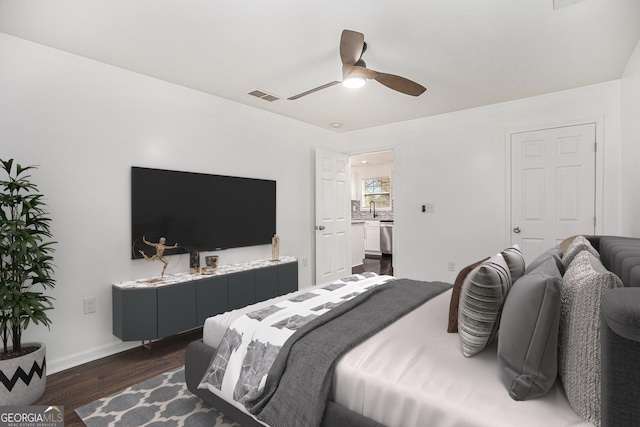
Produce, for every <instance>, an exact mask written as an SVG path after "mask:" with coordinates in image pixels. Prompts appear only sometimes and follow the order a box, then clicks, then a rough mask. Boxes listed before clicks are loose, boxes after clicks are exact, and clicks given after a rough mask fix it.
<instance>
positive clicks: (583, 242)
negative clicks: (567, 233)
mask: <svg viewBox="0 0 640 427" xmlns="http://www.w3.org/2000/svg"><path fill="white" fill-rule="evenodd" d="M582 251H587V252H589V253H590V254H591V255H593V256H595V257H596V258H598V260H599V259H600V254H599V253H598V251H596V250H595V248H594V247H593V246H592V245H591V242H589V241H588V240H587V239H585V238H584V237H583V236H577V237H576V238H575V239H573V242H571V244H570V245H569V247H568V248H567V250H566V251H565V252H564V254H563V255H562V264H563V265H564V268H565V270H566V269H567V268H569V264H571V261H573V259H574V258H575V256H576V255H578V254H579V253H580V252H582Z"/></svg>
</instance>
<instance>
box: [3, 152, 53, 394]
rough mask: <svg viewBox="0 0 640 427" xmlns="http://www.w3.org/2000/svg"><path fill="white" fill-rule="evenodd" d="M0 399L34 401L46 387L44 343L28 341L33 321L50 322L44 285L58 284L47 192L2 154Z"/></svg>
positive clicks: (29, 168)
mask: <svg viewBox="0 0 640 427" xmlns="http://www.w3.org/2000/svg"><path fill="white" fill-rule="evenodd" d="M0 163H1V166H0V173H1V172H2V170H4V173H6V179H3V180H0V334H2V342H3V346H4V348H3V351H2V352H1V353H0V405H29V404H31V403H33V402H35V401H36V400H37V399H38V398H40V396H42V394H43V393H44V388H45V385H46V360H45V346H44V344H42V343H23V342H22V331H23V330H24V329H26V328H27V327H28V326H29V325H30V324H31V323H34V324H43V325H45V326H47V327H49V325H50V324H51V320H50V319H49V317H48V316H47V311H48V310H51V309H52V308H53V304H52V299H53V298H51V297H49V296H47V295H45V294H44V293H43V292H42V291H43V290H46V289H47V288H53V287H54V286H55V279H54V278H53V258H52V255H51V254H52V253H53V251H54V248H53V244H54V243H55V242H52V241H50V240H49V239H50V238H51V233H50V231H49V223H50V221H51V218H50V217H49V215H48V213H47V212H46V210H45V207H46V205H45V203H44V200H43V195H42V194H40V193H39V191H38V188H37V187H36V185H35V184H33V183H32V182H31V181H30V178H31V177H30V176H29V175H28V174H27V172H28V171H29V170H31V169H34V168H35V166H28V167H22V166H21V165H19V164H17V163H14V161H13V159H11V160H7V161H5V160H2V159H0Z"/></svg>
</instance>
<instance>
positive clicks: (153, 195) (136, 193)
mask: <svg viewBox="0 0 640 427" xmlns="http://www.w3.org/2000/svg"><path fill="white" fill-rule="evenodd" d="M274 234H276V182H275V181H271V180H266V179H254V178H240V177H233V176H222V175H210V174H203V173H193V172H179V171H172V170H162V169H150V168H143V167H137V166H133V167H132V168H131V242H132V255H131V257H132V258H133V259H136V258H142V254H141V253H140V250H143V251H144V252H145V253H146V254H148V255H152V254H153V253H155V252H154V249H153V248H151V247H149V245H147V244H145V243H144V241H143V238H144V239H146V240H147V241H148V242H151V243H157V242H159V240H160V238H161V237H164V238H165V239H166V243H165V245H166V246H167V247H170V246H173V245H174V244H177V245H178V246H177V248H175V249H167V250H166V251H165V255H172V254H178V253H188V252H192V251H194V250H196V251H214V250H221V249H229V248H238V247H245V246H254V245H265V244H271V238H272V237H273V235H274Z"/></svg>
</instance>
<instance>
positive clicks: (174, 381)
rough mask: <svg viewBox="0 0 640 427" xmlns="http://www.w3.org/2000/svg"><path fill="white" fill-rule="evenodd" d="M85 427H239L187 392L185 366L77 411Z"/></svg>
mask: <svg viewBox="0 0 640 427" xmlns="http://www.w3.org/2000/svg"><path fill="white" fill-rule="evenodd" d="M76 413H77V414H78V416H79V417H80V419H82V421H83V422H84V423H85V424H86V425H87V426H88V427H103V426H105V427H106V426H114V427H131V426H154V427H156V426H157V427H160V426H162V427H172V426H175V427H181V426H185V427H187V426H188V427H199V426H202V427H204V426H207V427H240V424H237V423H234V422H233V421H232V420H231V419H230V418H228V417H227V416H225V415H224V414H223V413H222V412H219V411H218V410H217V409H214V408H212V407H211V406H209V405H208V404H207V403H205V402H203V401H202V400H200V398H198V397H197V396H195V395H194V394H193V393H191V392H190V391H189V390H187V385H186V383H185V380H184V367H182V368H179V369H176V370H175V371H170V372H166V373H164V374H161V375H158V376H157V377H154V378H151V379H148V380H146V381H144V382H141V383H140V384H136V385H134V386H131V387H129V388H127V389H126V390H123V391H121V392H119V393H115V394H113V395H111V396H108V397H105V398H102V399H100V400H96V401H95V402H92V403H90V404H88V405H85V406H82V407H80V408H78V409H76Z"/></svg>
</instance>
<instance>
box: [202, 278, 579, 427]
mask: <svg viewBox="0 0 640 427" xmlns="http://www.w3.org/2000/svg"><path fill="white" fill-rule="evenodd" d="M307 291H309V289H305V290H302V291H298V292H297V293H302V292H307ZM294 294H295V293H294ZM291 295H293V294H290V295H287V296H283V297H278V298H274V299H273V300H270V301H265V302H262V303H259V304H256V305H254V306H251V307H247V308H244V309H241V310H235V311H233V312H229V313H225V314H223V315H219V316H215V317H213V318H210V319H207V321H206V322H205V326H204V332H203V339H204V342H205V343H206V344H208V345H211V346H214V347H217V346H218V343H219V342H220V340H221V339H222V335H224V331H225V330H226V328H227V327H228V325H229V324H230V323H231V322H232V321H233V319H235V318H237V317H238V316H240V315H241V314H243V313H244V312H248V311H252V310H255V309H256V308H260V307H261V306H263V305H269V304H271V303H273V302H274V301H277V300H279V299H285V298H290V297H291ZM450 299H451V291H447V292H445V293H443V294H441V295H439V296H437V297H435V298H434V299H432V300H431V301H429V302H427V303H425V304H424V305H422V306H421V307H419V308H418V309H416V310H414V311H413V312H411V313H409V314H407V315H406V316H404V317H403V318H401V319H399V320H398V321H397V322H395V323H394V324H392V325H390V326H389V327H387V328H385V329H384V330H382V331H380V332H379V333H378V334H376V335H375V336H373V337H371V338H369V339H368V340H366V341H365V342H363V343H362V344H360V345H359V346H357V347H356V348H354V349H353V350H351V351H349V352H348V353H347V354H346V355H345V356H343V357H342V359H341V360H340V361H339V362H338V364H337V365H336V370H335V374H334V380H333V387H332V392H331V393H332V400H333V401H335V402H336V403H339V404H341V405H342V406H345V407H347V408H349V409H351V410H353V411H354V412H358V413H361V414H363V415H365V416H366V417H369V418H371V419H373V420H375V421H377V422H379V423H382V424H384V425H386V426H389V427H424V426H430V427H498V426H505V427H514V426H518V427H527V426H531V427H538V426H541V425H544V426H553V427H555V426H558V427H560V426H567V427H568V426H572V427H573V426H591V424H590V423H586V422H584V421H582V420H581V419H580V418H579V417H578V416H577V415H576V414H575V413H574V412H573V411H572V410H571V408H570V407H569V404H568V402H567V398H566V396H565V394H564V391H563V390H562V387H561V386H559V384H557V383H556V385H555V386H554V387H553V389H552V390H551V391H550V392H549V393H548V394H547V395H546V396H544V397H542V398H539V399H534V400H529V401H525V402H517V401H514V400H513V399H511V397H509V394H508V393H507V391H506V389H505V387H504V386H503V384H502V381H501V379H500V374H499V372H498V368H497V356H496V346H495V345H493V346H492V347H490V348H488V349H486V350H485V351H483V352H482V353H480V354H478V355H476V356H474V357H471V358H465V357H464V356H463V355H462V351H461V349H460V341H459V337H458V334H450V333H447V332H446V329H447V319H448V311H449V300H450Z"/></svg>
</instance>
